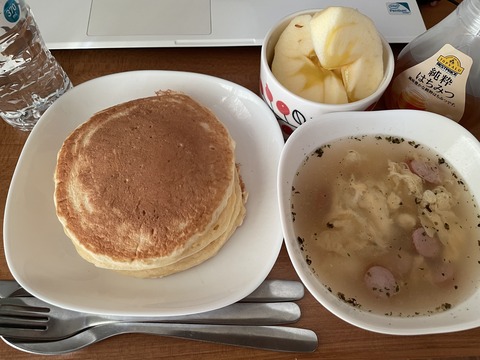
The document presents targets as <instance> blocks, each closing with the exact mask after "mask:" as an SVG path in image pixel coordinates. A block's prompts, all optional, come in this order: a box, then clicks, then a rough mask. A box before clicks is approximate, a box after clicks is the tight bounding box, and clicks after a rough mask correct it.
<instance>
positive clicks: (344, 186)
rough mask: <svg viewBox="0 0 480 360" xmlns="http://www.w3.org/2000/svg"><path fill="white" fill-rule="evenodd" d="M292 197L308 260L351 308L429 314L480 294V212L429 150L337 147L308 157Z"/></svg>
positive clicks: (371, 144)
mask: <svg viewBox="0 0 480 360" xmlns="http://www.w3.org/2000/svg"><path fill="white" fill-rule="evenodd" d="M291 194H292V207H291V209H292V221H293V224H294V229H295V232H296V236H297V239H298V245H299V247H300V249H301V251H302V252H303V253H304V257H305V261H306V262H307V264H308V265H309V266H310V268H311V269H312V271H313V272H314V273H315V274H316V276H317V277H318V278H319V279H320V280H321V281H322V283H323V284H324V285H325V287H326V288H327V289H328V290H329V291H330V292H331V293H332V294H334V295H335V296H337V297H338V298H339V299H340V300H342V301H344V302H345V303H347V304H350V305H352V306H354V307H357V308H361V309H363V310H366V311H371V312H374V313H379V314H386V315H392V316H416V315H428V314H432V313H436V312H440V311H446V310H448V309H450V308H451V307H452V306H455V305H456V304H458V303H460V302H462V301H463V300H464V299H466V298H467V297H468V296H470V295H471V294H472V293H473V292H475V291H476V290H477V287H478V286H479V283H480V282H479V281H480V265H479V264H480V224H479V221H480V215H479V213H478V207H477V204H476V201H475V199H474V198H473V195H472V194H471V193H470V192H469V189H468V188H467V186H466V184H465V182H464V181H463V180H462V179H461V178H460V176H459V175H458V174H457V172H456V170H455V169H454V168H453V167H452V166H451V165H449V164H448V163H447V162H446V161H445V159H444V158H442V157H441V156H439V155H438V154H436V153H435V152H434V151H433V150H432V149H429V148H427V147H425V146H423V145H422V144H419V143H417V142H415V141H410V140H408V139H403V138H399V137H393V136H383V135H377V136H374V135H365V136H355V137H349V138H342V139H338V140H335V141H334V142H332V143H330V144H328V145H324V146H322V147H320V148H318V149H316V150H315V151H313V152H312V153H310V154H309V155H308V156H306V157H305V160H304V162H303V163H302V165H301V166H300V168H299V169H298V172H297V173H296V176H295V179H294V182H293V186H292V193H291Z"/></svg>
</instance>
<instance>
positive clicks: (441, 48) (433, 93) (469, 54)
mask: <svg viewBox="0 0 480 360" xmlns="http://www.w3.org/2000/svg"><path fill="white" fill-rule="evenodd" d="M395 67H396V69H395V74H394V77H393V80H392V82H391V84H390V86H389V88H388V89H387V91H386V93H385V104H386V106H387V108H389V109H419V110H427V111H431V112H435V113H438V114H441V115H444V116H446V117H448V118H450V119H452V120H455V121H457V122H460V123H461V124H462V125H463V126H465V127H467V128H469V129H473V128H476V130H477V131H475V132H478V133H479V134H480V0H463V2H461V3H460V5H458V7H457V8H456V9H455V11H453V12H452V13H451V14H450V15H448V16H447V17H446V18H445V19H444V20H442V21H441V22H439V23H438V24H437V25H435V26H433V27H432V28H431V29H429V30H427V31H426V32H425V33H423V34H421V35H419V36H418V37H417V38H415V39H414V40H412V41H411V42H410V43H409V44H408V45H407V46H405V48H403V50H402V51H401V52H400V54H399V56H398V59H397V63H396V65H395ZM477 135H478V134H477Z"/></svg>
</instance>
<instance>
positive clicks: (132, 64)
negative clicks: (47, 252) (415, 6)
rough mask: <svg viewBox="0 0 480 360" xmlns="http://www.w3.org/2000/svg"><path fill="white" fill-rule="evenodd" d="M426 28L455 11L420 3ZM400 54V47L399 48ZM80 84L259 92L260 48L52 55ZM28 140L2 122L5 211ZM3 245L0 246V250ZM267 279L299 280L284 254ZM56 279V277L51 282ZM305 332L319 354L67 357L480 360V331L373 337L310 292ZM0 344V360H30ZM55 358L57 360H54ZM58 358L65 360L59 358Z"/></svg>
mask: <svg viewBox="0 0 480 360" xmlns="http://www.w3.org/2000/svg"><path fill="white" fill-rule="evenodd" d="M421 9H422V14H423V16H424V19H425V23H426V25H427V27H430V26H432V25H433V24H435V23H436V22H438V21H439V20H440V19H442V18H443V17H445V16H446V15H447V14H448V13H450V12H451V11H453V9H454V5H452V4H451V3H449V2H448V1H447V0H441V1H440V2H439V4H438V5H437V6H435V7H431V6H430V5H429V4H424V5H421ZM393 47H394V50H395V51H397V52H398V50H399V49H400V48H401V47H402V46H401V45H396V46H393ZM53 53H54V55H55V56H56V58H57V59H58V60H59V62H60V63H61V64H62V66H63V67H64V69H65V71H66V72H67V73H68V75H69V76H70V78H71V80H72V82H73V83H74V85H78V84H80V83H82V82H84V81H87V80H90V79H93V78H97V77H99V76H103V75H107V74H112V73H117V72H123V71H129V70H141V69H151V70H180V71H191V72H197V73H205V74H209V75H213V76H217V77H220V78H224V79H227V80H230V81H233V82H235V83H237V84H240V85H242V86H244V87H246V88H248V89H250V90H252V91H254V92H256V93H258V80H259V60H260V48H259V47H239V48H171V49H110V50H62V51H54V52H53ZM27 137H28V134H27V133H23V132H20V131H17V130H14V129H13V128H12V127H10V126H8V125H7V124H6V123H4V122H3V121H2V122H0V204H1V205H0V206H1V214H2V216H1V218H2V223H3V212H4V209H5V200H6V197H7V191H8V187H9V184H10V180H11V177H12V174H13V171H14V168H15V165H16V162H17V160H18V156H19V154H20V152H21V150H22V147H23V144H24V142H25V140H26V139H27ZM1 246H3V242H2V245H0V247H1ZM11 278H12V275H11V274H10V272H9V270H8V267H7V263H6V260H5V257H4V255H3V248H0V279H11ZM269 278H273V279H275V278H277V279H298V277H297V275H296V273H295V271H294V269H293V267H292V265H291V263H290V261H289V258H288V255H287V253H286V250H285V248H282V250H281V253H280V256H279V258H278V261H277V262H276V264H275V266H274V268H273V269H272V271H271V273H270V275H269ZM52 281H54V279H52ZM299 304H300V306H301V309H302V318H301V320H300V321H299V322H298V323H297V325H298V326H299V327H304V328H309V329H312V330H314V331H315V332H316V333H317V335H318V338H319V347H318V350H317V351H316V352H315V353H311V354H300V353H278V352H271V351H262V350H253V349H244V348H237V347H231V346H223V345H216V344H207V343H200V342H196V341H189V340H178V339H170V338H162V337H155V336H148V335H122V336H117V337H115V338H111V339H108V340H105V341H103V342H101V343H98V344H95V345H93V346H91V347H89V348H87V349H84V350H82V351H79V352H76V353H73V354H69V355H64V356H61V357H62V358H67V359H143V360H146V359H154V358H155V359H182V360H187V359H217V360H222V359H246V358H255V359H317V358H318V359H332V358H335V359H377V358H378V359H433V358H435V359H440V358H442V359H453V358H455V359H459V358H463V359H473V358H477V357H478V358H480V345H479V343H478V342H479V340H480V328H479V329H473V330H469V331H463V332H457V333H450V334H442V335H427V336H390V335H382V334H377V333H372V332H368V331H365V330H362V329H359V328H356V327H354V326H352V325H349V324H347V323H345V322H343V321H342V320H340V319H338V318H336V317H335V316H334V315H332V314H331V313H329V312H328V311H327V310H326V309H324V308H323V307H322V306H321V305H320V304H318V303H317V302H316V301H315V299H314V298H313V297H312V296H311V295H310V294H309V293H308V292H307V293H306V295H305V297H304V298H303V299H302V300H300V301H299ZM30 358H34V356H33V355H30V354H26V353H23V352H20V351H17V350H14V349H13V348H11V347H9V346H7V345H6V344H4V343H3V342H0V359H30ZM51 358H53V359H55V358H57V357H51ZM58 358H60V356H59V357H58Z"/></svg>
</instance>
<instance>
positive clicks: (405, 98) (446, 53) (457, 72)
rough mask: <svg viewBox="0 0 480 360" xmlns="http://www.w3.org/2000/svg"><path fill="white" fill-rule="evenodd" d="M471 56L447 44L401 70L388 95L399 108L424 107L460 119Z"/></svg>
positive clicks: (463, 108) (423, 108)
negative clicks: (390, 95) (424, 58)
mask: <svg viewBox="0 0 480 360" xmlns="http://www.w3.org/2000/svg"><path fill="white" fill-rule="evenodd" d="M472 64H473V61H472V58H471V57H469V56H468V55H466V54H464V53H462V52H461V51H458V50H457V49H455V48H454V47H453V46H451V45H450V44H446V45H444V46H443V47H442V48H441V49H440V50H439V51H438V52H437V53H436V54H434V55H433V56H432V57H430V58H428V59H426V60H425V61H423V62H421V63H419V64H417V65H415V66H412V67H410V68H408V69H406V70H404V71H403V72H401V73H400V74H399V75H398V76H397V77H396V78H395V80H394V81H393V84H392V95H393V98H395V99H396V101H397V104H395V105H396V107H398V108H400V109H417V110H427V111H430V112H434V113H437V114H441V115H444V116H446V117H448V118H450V119H452V120H455V121H457V122H458V121H460V119H461V118H462V116H463V112H464V111H465V97H466V85H467V79H468V75H469V73H470V69H471V67H472Z"/></svg>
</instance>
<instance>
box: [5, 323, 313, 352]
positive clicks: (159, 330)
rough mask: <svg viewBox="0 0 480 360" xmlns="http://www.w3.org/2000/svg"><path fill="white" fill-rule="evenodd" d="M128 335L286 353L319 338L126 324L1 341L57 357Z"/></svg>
mask: <svg viewBox="0 0 480 360" xmlns="http://www.w3.org/2000/svg"><path fill="white" fill-rule="evenodd" d="M127 333H142V334H154V335H163V336H169V337H176V338H183V339H190V340H199V341H206V342H214V343H219V344H227V345H236V346H243V347H250V348H256V349H264V350H274V351H287V352H313V351H315V349H316V348H317V346H318V339H317V336H316V334H315V333H314V332H313V331H311V330H306V329H299V328H293V327H284V326H245V325H201V324H162V323H125V322H121V323H109V324H105V325H98V326H94V327H92V328H89V329H87V330H85V331H82V332H80V333H78V334H76V335H74V336H71V337H69V338H66V339H62V340H57V341H44V342H21V341H19V340H15V339H6V338H3V341H5V342H6V343H7V344H8V345H10V346H12V347H14V348H16V349H18V350H22V351H25V352H28V353H32V354H39V355H59V354H66V353H70V352H73V351H77V350H80V349H82V348H84V347H86V346H89V345H91V344H94V343H96V342H98V341H101V340H104V339H107V338H109V337H112V336H115V335H120V334H127Z"/></svg>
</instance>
